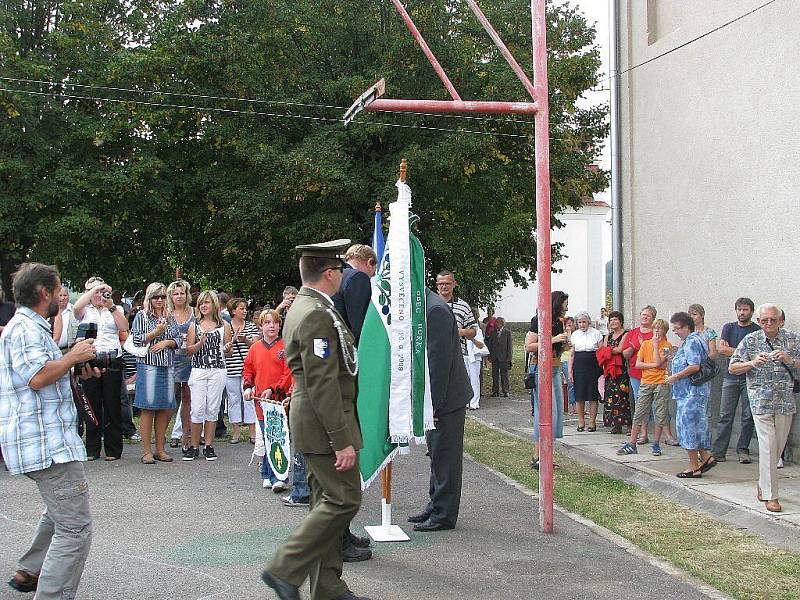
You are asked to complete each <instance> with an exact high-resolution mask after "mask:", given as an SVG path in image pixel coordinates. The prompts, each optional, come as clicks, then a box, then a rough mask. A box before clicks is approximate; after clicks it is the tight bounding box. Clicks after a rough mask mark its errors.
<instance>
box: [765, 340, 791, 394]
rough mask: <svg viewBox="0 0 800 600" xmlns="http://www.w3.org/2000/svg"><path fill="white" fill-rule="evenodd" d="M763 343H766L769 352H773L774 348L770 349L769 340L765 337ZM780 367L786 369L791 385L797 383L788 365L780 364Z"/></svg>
mask: <svg viewBox="0 0 800 600" xmlns="http://www.w3.org/2000/svg"><path fill="white" fill-rule="evenodd" d="M764 341H766V342H767V346H769V349H770V350H775V348H773V347H772V344H770V342H769V338H768V337H767V336H766V335H765V336H764ZM781 366H782V367H783V368H784V369H786V372H787V373H788V374H789V377H791V378H792V383H797V380H796V379H795V378H794V374H793V373H792V370H791V369H790V368H789V365H787V364H785V363H781Z"/></svg>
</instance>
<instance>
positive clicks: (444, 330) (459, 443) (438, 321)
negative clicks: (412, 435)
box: [408, 290, 472, 531]
mask: <svg viewBox="0 0 800 600" xmlns="http://www.w3.org/2000/svg"><path fill="white" fill-rule="evenodd" d="M425 298H426V302H427V307H426V311H425V312H426V321H427V324H428V333H427V338H428V365H429V369H430V385H431V399H432V401H433V419H434V423H435V424H436V429H433V430H431V431H429V432H428V433H426V434H425V437H426V440H427V443H428V453H429V454H430V457H431V480H430V490H429V493H430V502H428V505H427V506H426V507H425V510H423V511H422V512H421V513H420V514H418V515H414V516H411V517H409V518H408V521H409V522H410V523H414V531H440V530H443V529H453V528H454V527H455V526H456V521H457V520H458V508H459V505H460V503H461V474H462V470H463V460H464V457H463V454H464V415H465V413H466V410H467V403H468V402H469V400H470V398H472V386H471V385H470V383H469V376H468V375H467V369H466V367H465V366H464V360H463V358H462V355H461V340H460V338H459V336H458V325H457V324H456V319H455V316H454V315H453V311H452V310H450V307H449V306H448V305H447V303H446V302H445V301H444V300H442V298H441V297H440V296H439V295H437V294H435V293H433V292H431V291H430V290H427V292H426V296H425Z"/></svg>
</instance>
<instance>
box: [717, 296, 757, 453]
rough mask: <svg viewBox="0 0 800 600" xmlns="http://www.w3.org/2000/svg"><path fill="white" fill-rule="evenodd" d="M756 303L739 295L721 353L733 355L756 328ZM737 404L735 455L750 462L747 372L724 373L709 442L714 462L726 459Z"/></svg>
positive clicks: (751, 426) (749, 413) (721, 340)
mask: <svg viewBox="0 0 800 600" xmlns="http://www.w3.org/2000/svg"><path fill="white" fill-rule="evenodd" d="M754 309H755V305H754V304H753V301H752V300H750V298H739V299H738V300H736V302H735V304H734V310H735V311H736V321H734V322H733V323H725V325H723V326H722V333H721V334H720V339H719V353H720V354H722V355H724V356H728V357H730V356H733V351H734V350H736V347H737V346H738V345H739V342H741V341H742V340H743V339H744V337H745V336H746V335H747V334H748V333H753V332H754V331H758V330H759V326H758V325H757V324H756V323H753V321H752V320H751V319H752V318H753V310H754ZM737 405H740V406H741V407H742V408H741V411H742V415H741V423H742V431H741V433H740V434H739V441H738V442H737V443H736V455H737V456H738V457H739V462H740V463H742V464H743V465H748V464H750V440H751V439H752V437H753V427H754V425H753V414H752V413H751V412H750V400H749V399H748V397H747V376H746V375H731V374H730V373H725V377H724V378H723V380H722V398H721V399H720V404H719V420H718V421H717V432H716V433H717V434H716V435H715V436H714V442H713V443H712V445H711V452H712V454H713V455H714V458H715V459H716V460H717V462H725V453H726V452H727V451H728V444H730V441H731V431H732V430H733V421H734V419H735V418H736V406H737Z"/></svg>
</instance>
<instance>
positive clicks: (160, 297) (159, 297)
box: [150, 294, 167, 300]
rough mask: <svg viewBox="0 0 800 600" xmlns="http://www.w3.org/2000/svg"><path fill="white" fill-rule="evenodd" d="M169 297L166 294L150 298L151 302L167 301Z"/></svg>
mask: <svg viewBox="0 0 800 600" xmlns="http://www.w3.org/2000/svg"><path fill="white" fill-rule="evenodd" d="M166 298H167V297H166V296H165V295H164V294H158V295H156V296H150V299H151V300H165V299H166Z"/></svg>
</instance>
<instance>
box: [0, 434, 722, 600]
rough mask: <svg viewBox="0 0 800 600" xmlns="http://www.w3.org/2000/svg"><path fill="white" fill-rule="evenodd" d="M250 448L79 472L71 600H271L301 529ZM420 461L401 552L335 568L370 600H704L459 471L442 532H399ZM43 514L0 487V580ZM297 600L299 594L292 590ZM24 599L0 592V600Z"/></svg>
mask: <svg viewBox="0 0 800 600" xmlns="http://www.w3.org/2000/svg"><path fill="white" fill-rule="evenodd" d="M251 448H252V447H251V446H250V445H249V444H246V443H244V444H239V445H230V444H227V443H222V442H219V443H218V444H217V445H216V449H217V452H218V454H219V456H220V458H219V460H218V461H216V462H206V461H205V460H198V461H195V462H192V463H184V462H181V461H180V460H177V453H176V452H175V451H172V452H173V455H174V456H175V457H176V461H175V462H173V463H169V464H164V463H159V464H156V465H143V464H141V463H140V462H139V456H140V448H139V446H136V445H126V446H125V452H124V454H123V457H122V459H121V460H120V461H117V462H113V463H105V462H103V461H96V462H92V463H86V470H87V476H88V480H89V486H90V494H91V508H92V514H93V518H94V538H93V543H92V551H91V554H90V557H89V560H88V562H87V566H86V570H85V571H84V574H83V579H82V582H81V588H80V590H79V598H81V599H83V600H107V599H108V600H111V599H113V600H145V599H146V600H210V599H212V598H213V599H215V600H229V599H244V598H273V597H274V595H273V594H272V591H271V590H269V589H268V588H266V587H265V586H264V584H263V583H262V582H261V580H260V573H261V569H262V567H263V565H264V564H265V561H266V560H267V559H268V557H269V556H270V555H271V554H272V553H273V552H274V550H275V549H276V548H277V547H278V545H279V544H280V543H281V541H282V540H283V539H284V538H285V537H286V536H287V535H288V533H289V532H290V531H291V530H292V528H293V527H294V526H295V525H296V524H297V523H299V521H300V520H301V519H302V518H303V514H304V511H305V509H303V508H287V507H284V506H283V505H282V504H281V503H280V501H279V495H278V494H274V493H273V492H271V491H267V490H263V489H262V488H261V482H260V479H259V476H258V471H257V468H256V466H255V464H254V465H253V466H251V467H248V462H249V460H250V451H251ZM428 473H429V471H428V459H427V458H426V457H425V453H424V447H414V448H413V449H412V454H411V455H409V456H402V457H399V458H398V459H397V460H396V462H395V468H394V486H393V491H394V505H393V508H394V513H395V519H394V522H395V523H397V524H399V525H402V526H403V527H404V529H405V530H406V531H407V532H408V533H409V534H410V536H411V541H409V542H395V543H383V544H373V551H374V554H375V557H374V559H373V560H370V561H367V562H364V563H357V564H346V565H345V568H344V573H345V579H346V580H347V582H348V584H349V586H350V588H351V589H352V590H353V591H355V592H357V593H358V594H361V595H365V596H368V597H370V598H373V599H384V600H400V599H416V598H425V599H426V600H427V599H439V598H441V599H483V598H492V599H496V600H502V599H515V600H516V599H520V598H574V599H583V598H615V599H634V598H641V599H647V600H656V599H659V598H670V599H676V598H681V599H682V598H704V597H707V596H706V595H705V594H704V593H703V592H702V591H701V590H700V589H699V588H697V587H695V586H694V585H693V584H692V583H691V581H690V580H688V579H686V578H683V577H681V576H675V575H670V574H668V573H667V572H665V570H662V569H661V568H659V567H657V566H655V564H654V561H652V560H650V559H648V557H646V556H641V555H637V554H636V553H635V552H629V551H626V550H625V549H624V548H623V547H621V546H619V545H617V544H615V543H614V542H613V541H611V540H610V539H608V538H607V536H604V535H601V533H598V532H597V531H596V530H594V528H592V527H590V526H587V525H585V524H582V523H580V522H578V521H575V520H572V519H571V518H569V517H568V516H566V515H564V514H561V513H557V514H556V518H555V529H556V533H555V534H553V535H546V534H543V533H540V531H539V527H538V514H537V510H538V509H537V505H536V501H535V498H532V497H531V496H530V495H529V494H526V493H524V491H521V490H519V489H517V488H515V487H514V486H512V485H510V484H509V483H508V482H507V481H505V480H504V479H503V478H502V477H500V476H498V475H497V474H495V473H493V472H492V471H490V470H488V469H486V468H484V467H483V466H481V465H479V464H476V463H474V462H472V461H470V460H468V459H465V465H464V488H463V493H462V503H461V514H460V518H459V521H458V526H457V528H456V529H455V530H452V531H444V532H435V533H415V532H413V531H411V526H410V525H409V524H408V523H406V522H405V518H406V516H407V515H409V514H413V513H416V512H418V511H419V510H420V509H421V508H422V507H423V506H424V504H425V502H426V496H427V488H428ZM41 508H42V504H41V500H40V497H39V495H38V492H37V490H36V487H35V485H34V484H33V482H31V481H30V480H28V479H27V478H25V477H20V476H11V475H9V474H8V473H6V472H2V473H1V474H0V540H2V543H0V571H2V572H3V575H4V579H5V578H6V577H5V575H6V574H10V573H11V572H12V571H13V570H14V569H15V568H16V558H17V557H18V556H19V555H20V554H22V553H23V552H24V551H25V550H26V549H27V546H28V544H29V541H30V538H31V536H32V533H33V529H34V527H35V524H36V522H37V520H38V517H39V513H40V511H41ZM379 522H380V485H377V484H376V485H373V486H372V487H371V488H370V489H369V490H368V491H367V492H366V494H365V497H364V502H363V506H362V510H361V511H360V513H359V514H358V516H357V517H356V520H355V522H354V531H356V532H358V533H360V534H362V535H363V534H364V531H363V526H364V525H375V524H379ZM303 594H304V597H308V589H307V585H306V586H305V587H304V589H303ZM25 597H27V598H31V596H30V595H27V596H26V595H23V594H20V593H17V592H14V591H13V590H11V589H10V588H9V587H7V586H6V585H2V587H0V598H2V599H6V598H9V599H22V598H25Z"/></svg>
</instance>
